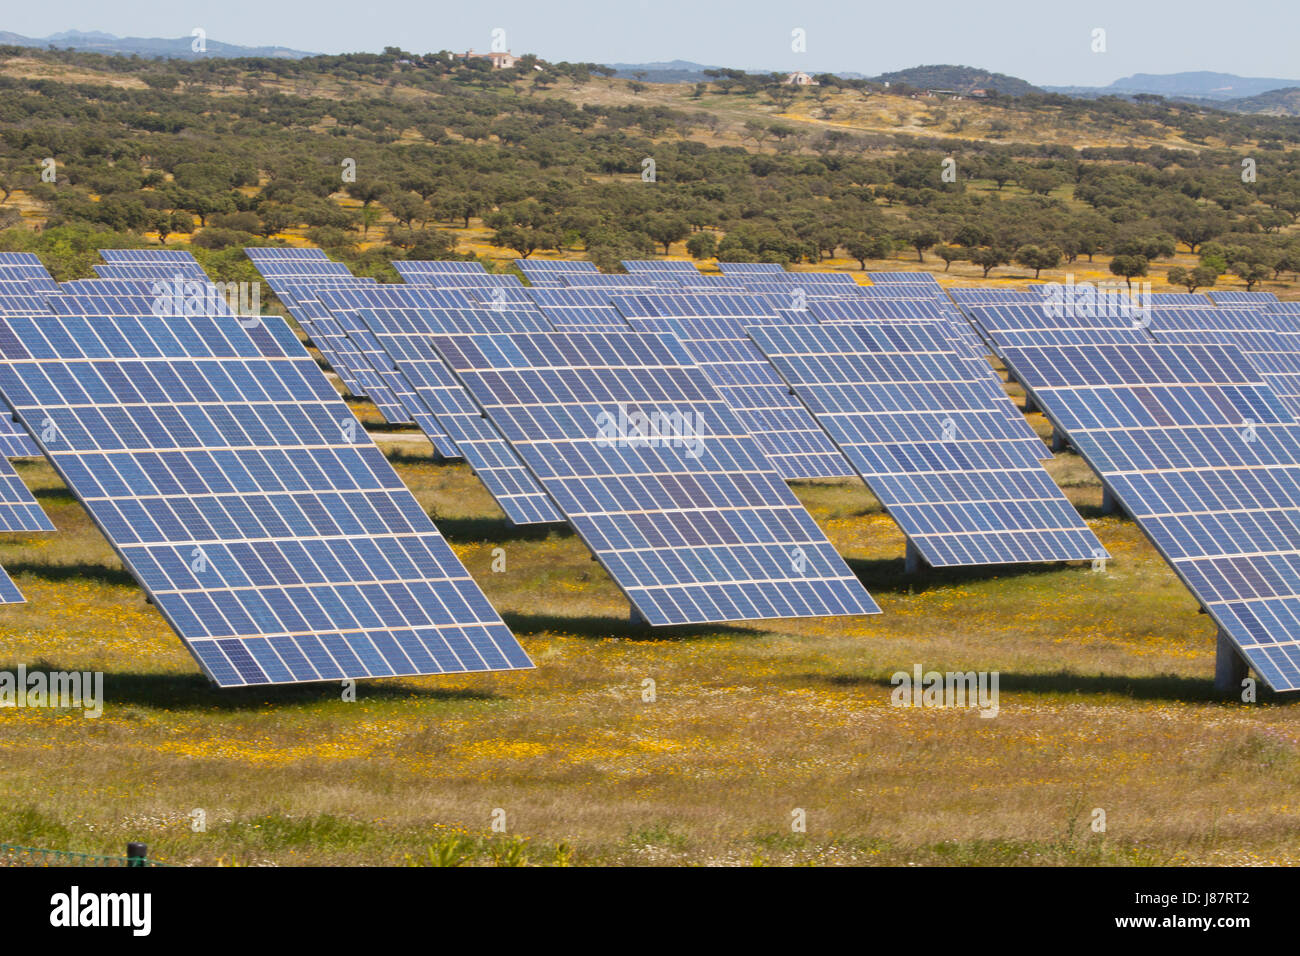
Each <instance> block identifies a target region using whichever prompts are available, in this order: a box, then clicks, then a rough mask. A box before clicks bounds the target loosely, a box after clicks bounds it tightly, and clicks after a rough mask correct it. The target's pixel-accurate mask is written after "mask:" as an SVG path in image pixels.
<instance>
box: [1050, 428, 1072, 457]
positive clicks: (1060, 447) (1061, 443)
mask: <svg viewBox="0 0 1300 956" xmlns="http://www.w3.org/2000/svg"><path fill="white" fill-rule="evenodd" d="M1067 447H1069V442H1067V441H1066V440H1065V436H1064V435H1062V434H1061V433H1060V432H1059V431H1057V430H1056V429H1055V428H1053V429H1052V451H1054V452H1057V451H1065V449H1066V448H1067Z"/></svg>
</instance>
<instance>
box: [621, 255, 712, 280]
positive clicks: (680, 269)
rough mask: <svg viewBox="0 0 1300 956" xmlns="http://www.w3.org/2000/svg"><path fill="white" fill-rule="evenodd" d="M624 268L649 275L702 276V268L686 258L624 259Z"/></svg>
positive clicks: (631, 271)
mask: <svg viewBox="0 0 1300 956" xmlns="http://www.w3.org/2000/svg"><path fill="white" fill-rule="evenodd" d="M623 268H624V269H626V270H627V271H628V272H630V273H632V274H633V275H635V274H638V273H645V274H647V275H663V276H674V277H675V276H685V277H687V278H692V279H698V278H700V270H699V269H697V268H695V263H693V262H688V261H686V260H685V259H624V260H623Z"/></svg>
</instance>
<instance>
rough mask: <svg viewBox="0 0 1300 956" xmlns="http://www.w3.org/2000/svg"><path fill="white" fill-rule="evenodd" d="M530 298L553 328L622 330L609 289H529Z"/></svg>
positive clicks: (594, 330)
mask: <svg viewBox="0 0 1300 956" xmlns="http://www.w3.org/2000/svg"><path fill="white" fill-rule="evenodd" d="M528 291H529V294H530V295H531V296H532V299H533V302H534V303H535V304H536V305H537V307H538V309H540V310H541V312H542V314H543V315H544V316H546V318H547V320H548V321H549V322H550V323H551V325H552V326H553V327H554V329H555V331H557V332H620V331H622V332H626V331H627V329H628V325H627V322H626V321H625V320H624V319H623V313H621V312H619V311H618V309H616V308H614V305H613V303H612V302H611V298H612V295H613V290H610V289H591V288H587V289H529V290H528Z"/></svg>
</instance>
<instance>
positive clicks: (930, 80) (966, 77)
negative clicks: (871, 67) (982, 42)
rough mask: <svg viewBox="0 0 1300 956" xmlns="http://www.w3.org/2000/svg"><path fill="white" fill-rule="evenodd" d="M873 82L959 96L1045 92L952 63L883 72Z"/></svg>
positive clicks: (1002, 74) (1004, 75)
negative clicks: (974, 92)
mask: <svg viewBox="0 0 1300 956" xmlns="http://www.w3.org/2000/svg"><path fill="white" fill-rule="evenodd" d="M872 79H873V80H874V81H875V82H877V83H888V84H890V85H891V86H896V85H898V84H900V83H905V84H907V85H908V86H915V87H919V88H921V89H927V90H954V91H955V92H958V93H969V92H970V91H971V90H996V91H997V92H999V93H1006V94H1007V95H1009V96H1023V95H1025V94H1026V93H1041V92H1042V91H1041V90H1040V89H1039V88H1038V87H1036V86H1034V85H1033V84H1032V83H1029V82H1027V81H1025V80H1022V79H1019V78H1018V77H1014V76H1007V75H1006V74H1005V73H990V72H989V71H988V70H979V69H976V68H975V67H973V66H952V65H951V64H940V65H935V66H914V67H912V68H911V69H910V70H899V71H898V72H896V73H882V74H880V75H879V76H876V77H872Z"/></svg>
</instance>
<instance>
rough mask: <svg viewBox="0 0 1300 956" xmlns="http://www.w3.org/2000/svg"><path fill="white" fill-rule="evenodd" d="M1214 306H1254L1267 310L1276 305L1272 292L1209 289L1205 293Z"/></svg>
mask: <svg viewBox="0 0 1300 956" xmlns="http://www.w3.org/2000/svg"><path fill="white" fill-rule="evenodd" d="M1205 294H1206V295H1207V296H1209V298H1210V299H1211V300H1213V302H1214V304H1215V305H1226V306H1236V305H1254V306H1263V307H1265V308H1267V307H1268V306H1271V305H1276V304H1277V296H1275V295H1274V294H1273V293H1272V292H1236V291H1231V290H1229V291H1220V290H1215V289H1211V290H1209V291H1208V292H1206V293H1205Z"/></svg>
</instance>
